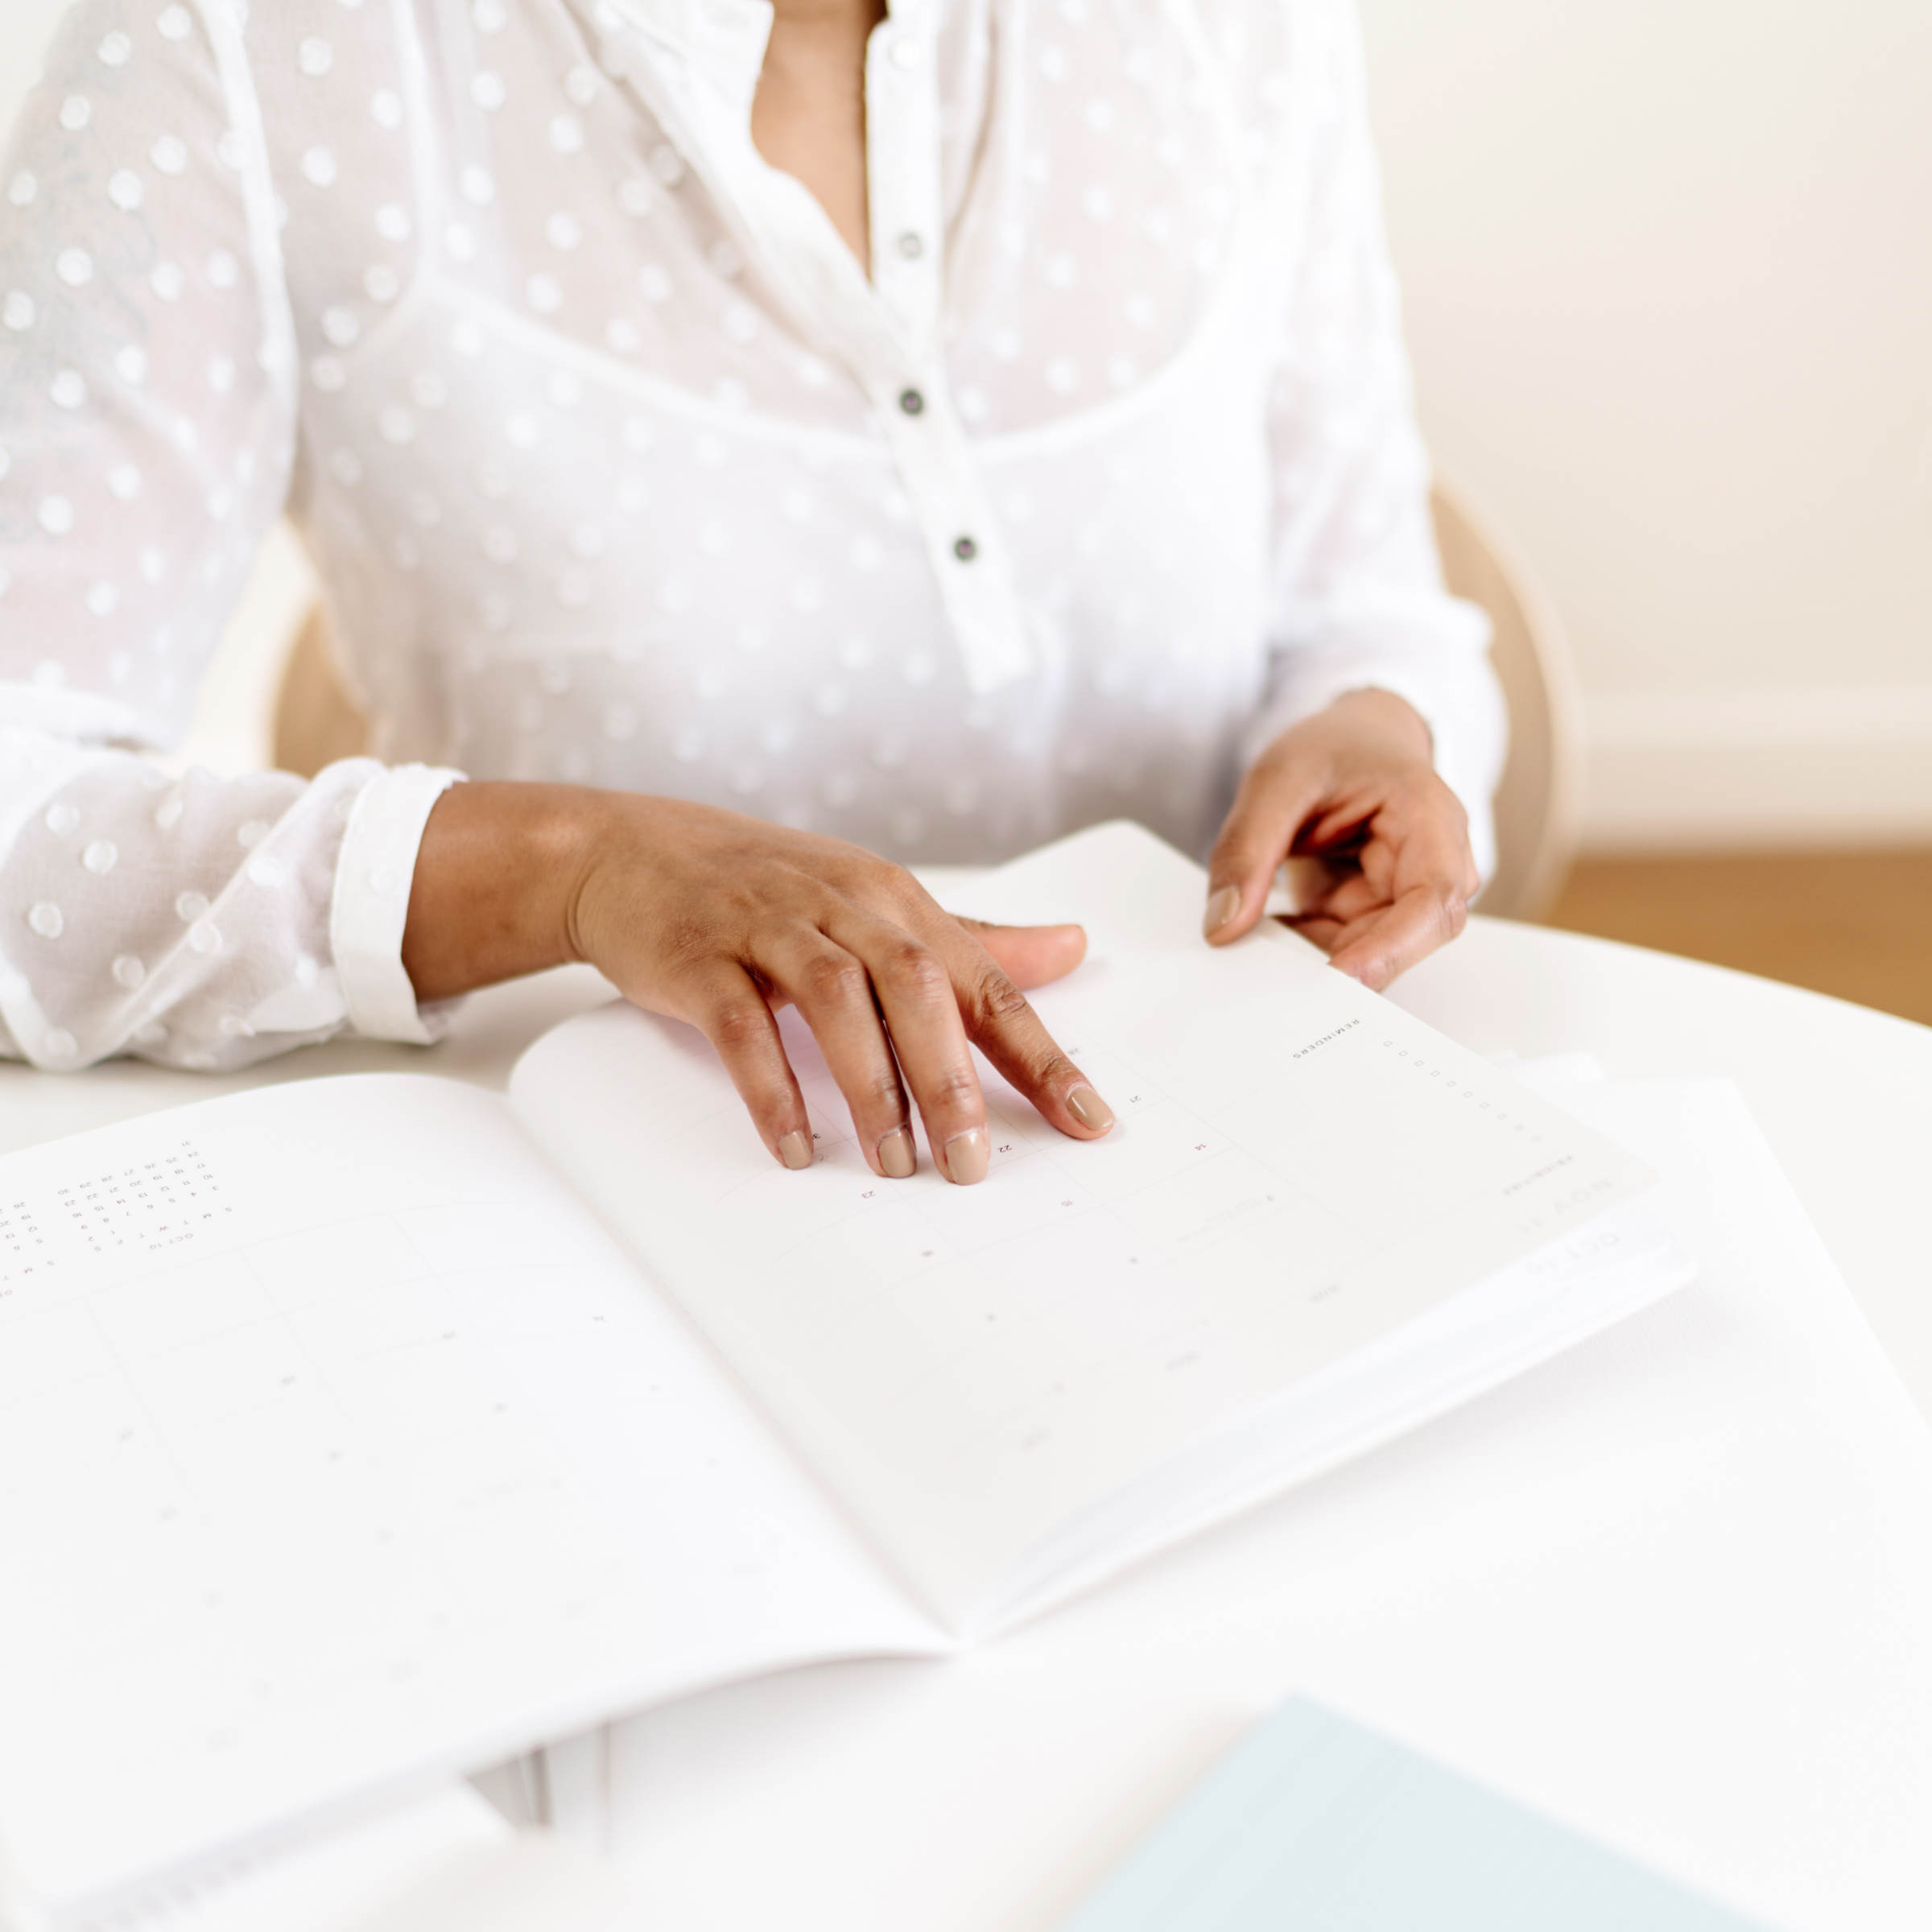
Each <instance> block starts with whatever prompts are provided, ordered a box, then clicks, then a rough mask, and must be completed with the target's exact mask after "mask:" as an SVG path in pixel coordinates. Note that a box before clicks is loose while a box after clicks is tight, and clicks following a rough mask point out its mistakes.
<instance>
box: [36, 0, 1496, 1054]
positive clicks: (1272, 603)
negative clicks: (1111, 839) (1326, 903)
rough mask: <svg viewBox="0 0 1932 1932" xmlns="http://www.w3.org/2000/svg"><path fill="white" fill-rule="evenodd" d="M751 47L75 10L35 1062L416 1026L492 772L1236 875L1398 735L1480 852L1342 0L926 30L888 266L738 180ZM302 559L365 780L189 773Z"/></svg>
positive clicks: (877, 94)
mask: <svg viewBox="0 0 1932 1932" xmlns="http://www.w3.org/2000/svg"><path fill="white" fill-rule="evenodd" d="M769 17H770V16H769V10H768V8H767V7H766V6H765V5H764V4H763V3H762V0H255V4H254V5H253V6H243V5H242V4H239V3H237V0H80V4H78V5H77V6H75V7H74V8H73V10H72V12H71V13H70V14H69V15H68V19H67V21H66V23H65V24H64V27H63V29H62V31H61V34H60V38H59V39H58V41H57V42H56V46H55V47H54V48H53V50H52V54H51V56H50V57H49V62H48V66H47V72H46V75H45V77H44V79H43V82H42V84H41V85H40V86H39V89H38V90H37V91H36V92H35V93H34V94H33V96H32V97H31V98H30V100H29V102H28V104H27V107H26V109H25V110H24V113H23V117H22V118H21V120H20V122H19V125H18V126H17V127H16V128H15V129H14V133H13V135H12V137H11V140H10V144H9V147H8V149H7V152H6V158H5V160H4V162H0V197H3V198H0V1051H3V1052H6V1053H9V1054H12V1055H17V1056H23V1057H25V1058H27V1059H31V1060H32V1061H34V1062H35V1063H38V1064H39V1065H41V1066H44V1067H77V1066H81V1065H85V1064H86V1063H89V1062H91V1061H94V1060H97V1059H101V1058H102V1057H104V1056H106V1055H114V1054H135V1055H142V1056H145V1057H147V1058H150V1059H156V1060H161V1061H165V1062H167V1063H171V1064H174V1065H177V1066H184V1067H236V1066H239V1065H241V1064H243V1063H246V1062H248V1061H250V1060H251V1059H257V1058H259V1057H260V1056H262V1055H264V1054H266V1053H270V1052H275V1051H279V1050H281V1049H283V1048H285V1047H289V1046H291V1045H295V1044H297V1043H299V1042H307V1041H311V1040H315V1039H319V1038H324V1037H326V1036H327V1035H328V1034H331V1033H332V1032H335V1031H336V1030H340V1029H341V1028H343V1027H345V1026H353V1027H357V1028H359V1029H361V1030H362V1031H364V1032H365V1033H369V1034H376V1035H379V1036H382V1037H386V1038H401V1039H426V1038H430V1037H431V1036H432V1034H434V1032H435V1031H436V1025H437V1016H436V1014H435V1013H425V1012H422V1011H419V1009H418V1007H417V1005H416V1003H415V999H414V997H413V995H412V993H411V989H410V986H409V984H408V980H407V976H405V975H404V973H403V969H402V966H401V962H400V948H401V940H402V931H403V918H404V914H405V912H406V910H407V902H408V891H409V884H410V880H411V869H412V867H413V865H414V863H415V854H416V848H417V845H418V843H419V840H420V836H421V832H422V828H423V823H424V821H425V819H427V815H428V813H429V811H430V810H431V807H432V805H433V804H434V802H435V799H436V797H437V795H439V793H440V791H441V789H442V787H443V786H444V785H445V784H447V783H448V782H451V780H452V778H454V776H455V775H456V773H455V770H454V768H456V767H460V768H461V769H462V770H464V771H467V772H469V773H470V774H473V775H476V776H479V777H482V776H487V777H492V778H542V779H547V780H553V781H566V782H580V783H584V784H591V785H601V786H622V787H625V788H630V789H634V790H638V791H652V792H660V793H669V794H675V795H680V796H683V797H687V798H691V799H701V800H705V801H709V802H712V803H718V804H720V805H729V806H731V807H735V808H737V809H739V810H742V811H751V812H754V813H757V814H759V815H763V816H766V817H768V818H770V819H775V820H778V821H782V822H783V823H785V824H793V825H803V826H810V827H811V828H815V829H817V830H819V831H823V832H828V833H831V834H834V835H836V836H840V837H844V838H848V839H851V840H856V841H857V842H859V843H860V844H865V845H866V846H869V847H870V848H873V849H875V850H877V851H879V852H883V853H885V854H886V855H887V856H889V857H894V858H897V859H901V860H905V861H922V860H923V861H984V860H992V859H996V858H998V857H1002V856H1004V855H1007V854H1010V853H1012V852H1018V851H1020V850H1023V849H1025V848H1027V847H1029V846H1030V845H1033V844H1037V843H1038V842H1039V841H1041V840H1044V839H1047V838H1048V837H1051V836H1054V835H1055V834H1058V833H1060V832H1066V831H1068V830H1071V829H1072V828H1075V827H1077V826H1080V825H1081V824H1088V823H1090V822H1092V821H1094V820H1096V819H1104V818H1108V817H1113V816H1118V815H1123V814H1126V815H1133V816H1134V817H1137V818H1139V819H1141V820H1143V821H1144V822H1145V823H1146V824H1150V825H1151V826H1152V827H1153V828H1154V829H1155V830H1157V831H1158V832H1161V833H1162V834H1163V835H1164V836H1166V837H1167V838H1169V839H1170V840H1173V841H1174V843H1175V844H1179V845H1180V846H1182V847H1183V848H1187V849H1189V850H1191V851H1196V852H1199V851H1201V850H1203V849H1204V848H1205V846H1206V845H1207V844H1208V842H1209V841H1210V840H1212V836H1213V834H1214V832H1215V830H1216V826H1217V824H1218V822H1219V819H1220V815H1221V814H1222V813H1223V811H1224V810H1225V808H1226V807H1227V804H1228V801H1229V799H1230V798H1231V796H1232V788H1233V785H1234V782H1235V781H1236V778H1237V776H1238V774H1239V772H1240V770H1241V764H1242V762H1243V760H1244V759H1245V758H1247V757H1249V756H1251V755H1253V753H1254V751H1255V750H1256V749H1258V748H1259V747H1260V746H1261V745H1263V744H1265V742H1266V741H1268V740H1269V738H1271V737H1273V736H1274V734H1275V733H1278V732H1279V731H1280V730H1282V729H1284V728H1285V727H1286V725H1289V724H1290V723H1292V722H1293V721H1294V720H1296V719H1298V718H1300V717H1302V716H1307V715H1308V714H1309V713H1311V712H1314V711H1316V710H1319V709H1320V708H1322V707H1323V706H1324V705H1325V704H1327V703H1329V702H1330V701H1331V700H1332V699H1333V698H1334V697H1335V696H1337V695H1339V694H1340V692H1342V691H1347V690H1350V689H1353V688H1359V687H1362V686H1365V685H1375V686H1380V687H1384V688H1386V689H1389V690H1393V691H1397V692H1398V693H1399V694H1400V695H1402V696H1404V697H1405V698H1406V699H1407V700H1409V701H1410V703H1411V704H1414V706H1415V707H1416V708H1417V709H1418V711H1419V712H1422V715H1423V716H1424V717H1425V718H1426V720H1428V722H1429V724H1430V726H1431V727H1432V729H1433V730H1434V732H1435V741H1436V746H1437V758H1438V763H1439V766H1440V768H1441V770H1443V774H1444V776H1445V777H1446V778H1447V779H1448V780H1449V782H1451V784H1452V785H1453V786H1455V788H1456V790H1457V791H1458V792H1459V795H1461V797H1462V798H1463V802H1464V803H1465V804H1466V805H1467V806H1468V807H1469V809H1470V812H1471V815H1472V820H1473V821H1474V823H1475V825H1476V836H1477V840H1478V852H1479V857H1480V858H1483V859H1484V860H1485V861H1486V858H1487V843H1488V832H1487V827H1488V810H1487V801H1488V792H1489V789H1490V787H1491V785H1492V782H1493V779H1494V777H1495V774H1496V768H1497V765H1498V762H1499V760H1500V755H1501V737H1502V727H1501V707H1500V703H1499V700H1498V699H1497V696H1496V690H1495V687H1494V684H1493V681H1492V679H1491V676H1490V674H1489V671H1488V667H1487V663H1486V660H1485V658H1484V651H1483V647H1484V642H1485V637H1486V631H1485V628H1484V622H1483V620H1482V619H1481V617H1480V615H1479V614H1478V613H1475V612H1473V611H1472V610H1471V609H1468V607H1467V606H1464V605H1459V604H1458V603H1456V602H1455V601H1453V600H1451V598H1449V597H1447V595H1446V594H1445V593H1444V592H1443V588H1442V584H1441V580H1440V574H1439V568H1438V566H1437V564H1436V560H1435V552H1434V549H1433V546H1432V542H1431V539H1430V528H1429V522H1428V514H1427V490H1428V483H1429V474H1428V467H1427V463H1426V458H1425V456H1424V454H1423V452H1422V447H1421V444H1420V443H1419V441H1418V437H1417V436H1416V433H1415V431H1414V426H1413V421H1412V416H1411V410H1410V394H1409V380H1408V374H1407V369H1406V361H1405V357H1404V354H1403V351H1402V343H1401V337H1400V332H1399V327H1398V320H1397V295H1396V290H1395V287H1394V283H1393V277H1392V275H1391V273H1390V270H1389V266H1388V262H1387V258H1386V251H1385V246H1384V244H1383V241H1382V238H1381V229H1380V217H1379V213H1378V209H1377V181H1376V175H1375V168H1374V163H1373V155H1372V154H1371V152H1370V150H1369V140H1368V134H1367V127H1366V120H1365V115H1364V106H1363V100H1362V89H1361V80H1360V54H1359V48H1358V44H1357V37H1356V24H1355V21H1354V18H1353V13H1352V6H1350V5H1349V4H1348V0H893V5H892V8H891V12H890V17H889V18H888V19H886V21H885V22H884V23H882V24H881V26H880V27H878V28H877V31H875V33H874V34H873V37H872V40H871V43H870V47H869V52H868V56H867V68H866V82H865V90H866V110H867V118H868V142H869V167H870V213H871V229H872V240H871V250H872V259H871V262H870V263H869V265H868V266H861V264H860V263H859V262H857V260H856V259H855V258H853V256H852V254H851V253H850V251H849V250H848V249H847V248H846V247H845V246H844V243H843V242H841V241H840V239H839V237H838V236H837V234H836V232H835V231H834V230H833V229H832V225H831V224H830V222H829V221H828V219H827V218H826V217H825V216H824V213H823V212H822V210H821V209H820V208H819V206H818V204H816V203H815V201H814V200H812V199H811V196H809V195H808V194H807V192H806V191H805V189H804V188H803V187H801V186H800V185H799V183H797V182H796V181H795V180H793V179H791V177H790V176H788V175H783V174H781V173H779V172H778V171H775V170H774V169H772V168H771V167H768V166H767V165H766V163H764V162H763V161H762V159H761V158H760V157H759V155H758V152H757V151H756V150H755V148H754V147H753V144H752V142H751V138H750V133H749V110H750V104H751V98H752V95H753V89H754V87H755V85H756V81H757V76H758V70H759V65H760V62H761V60H762V55H763V50H764V44H765V37H766V31H767V25H768V22H769ZM284 510H287V513H288V514H290V515H291V517H292V518H293V519H294V521H295V523H296V525H297V526H298V527H299V529H300V530H301V531H302V532H303V535H304V536H305V538H306V539H307V541H308V544H309V546H310V547H311V549H312V552H313V554H314V556H315V558H316V563H317V564H318V566H319V568H320V571H321V572H322V575H323V577H324V581H325V583H326V585H327V588H328V597H329V599H330V603H331V605H332V613H333V618H334V624H335V630H336V635H337V637H338V638H339V640H340V645H341V654H342V657H343V660H344V671H345V676H346V677H347V679H349V682H350V683H351V684H352V686H353V689H354V691H356V693H357V696H358V697H359V698H360V700H361V703H362V704H363V705H364V707H365V709H366V710H367V712H369V716H370V718H371V720H373V729H374V736H373V741H372V745H371V749H372V751H373V752H374V754H375V755H374V757H373V758H368V759H358V760H354V761H351V762H347V763H345V764H341V765H337V766H332V767H331V768H330V769H329V770H328V771H326V772H324V774H322V775H321V776H320V778H318V779H316V781H315V782H313V783H312V784H304V783H303V782H299V781H298V780H296V779H295V778H289V777H287V776H275V775H266V776H258V777H253V778H240V779H237V780H233V781H232V782H225V781H221V780H217V779H216V778H212V777H209V776H208V775H206V774H194V775H192V776H191V777H189V778H188V779H186V780H184V781H183V782H180V783H175V782H171V781H169V780H167V779H165V778H162V777H161V776H160V775H159V774H158V773H157V772H156V771H155V769H154V768H153V767H152V766H150V765H149V764H147V762H145V761H144V760H143V759H142V758H141V757H140V756H139V755H138V754H139V750H140V748H142V747H144V746H146V747H159V746H166V745H168V744H170V743H171V742H173V741H175V740H176V739H177V738H178V737H179V735H180V732H181V730H182V729H183V728H184V724H185V722H186V719H187V716H188V711H189V709H190V708H191V706H192V700H193V696H194V692H195V690H196V682H197V679H198V676H199V675H200V671H201V668H202V667H203V666H204V664H205V663H206V662H207V659H208V654H209V652H210V650H211V649H212V647H213V644H214V642H215V640H216V638H217V634H218V633H219V630H220V629H221V625H222V623H223V621H224V620H225V617H226V616H227V614H228V613H229V610H230V609H231V607H232V605H233V602H234V600H235V598H236V597H237V594H238V592H239V591H240V588H241V587H242V583H243V581H244V579H245V577H246V573H247V570H248V568H249V565H250V560H251V558H252V556H253V554H254V549H255V547H256V545H257V543H258V541H259V539H260V538H261V536H262V533H263V531H264V530H265V529H266V526H268V525H269V524H270V522H271V521H272V520H273V519H274V518H275V517H276V516H277V515H278V514H281V513H282V512H283V511H284Z"/></svg>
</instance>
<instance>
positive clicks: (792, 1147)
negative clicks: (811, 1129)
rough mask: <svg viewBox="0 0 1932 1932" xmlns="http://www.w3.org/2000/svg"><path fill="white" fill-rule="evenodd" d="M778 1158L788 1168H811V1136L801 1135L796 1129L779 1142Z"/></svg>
mask: <svg viewBox="0 0 1932 1932" xmlns="http://www.w3.org/2000/svg"><path fill="white" fill-rule="evenodd" d="M778 1158H779V1159H780V1160H782V1162H784V1163H785V1165H786V1166H787V1167H791V1168H799V1167H809V1166H811V1135H810V1134H808V1133H799V1132H798V1130H797V1129H793V1130H792V1132H791V1133H788V1134H786V1136H785V1137H784V1138H783V1139H782V1141H779V1142H778Z"/></svg>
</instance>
